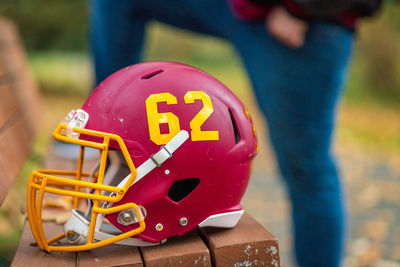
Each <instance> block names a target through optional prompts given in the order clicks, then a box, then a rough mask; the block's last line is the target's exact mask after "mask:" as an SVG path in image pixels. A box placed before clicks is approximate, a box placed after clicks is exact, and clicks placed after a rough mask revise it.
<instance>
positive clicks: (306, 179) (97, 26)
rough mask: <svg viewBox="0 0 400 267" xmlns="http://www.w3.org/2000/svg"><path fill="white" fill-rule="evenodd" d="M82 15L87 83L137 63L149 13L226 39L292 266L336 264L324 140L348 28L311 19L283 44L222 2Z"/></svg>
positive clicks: (340, 226)
mask: <svg viewBox="0 0 400 267" xmlns="http://www.w3.org/2000/svg"><path fill="white" fill-rule="evenodd" d="M90 12H91V42H92V52H93V56H94V59H95V75H96V79H97V82H100V81H102V80H103V79H104V78H106V77H107V76H108V75H110V74H111V73H113V72H114V71H116V70H118V69H120V68H123V67H125V66H128V65H132V64H134V63H137V62H139V61H140V60H141V56H142V45H143V39H144V33H145V25H146V23H147V22H148V21H150V20H153V19H155V20H158V21H161V22H164V23H168V24H171V25H174V26H177V27H181V28H185V29H188V30H192V31H195V32H199V33H204V34H210V35H213V36H218V37H222V38H224V39H227V40H230V41H231V42H232V44H233V45H234V46H235V47H236V49H237V51H238V52H239V54H240V56H241V58H242V60H243V62H244V64H245V66H246V69H247V72H248V75H249V77H250V79H251V82H252V85H253V88H254V91H255V94H256V97H257V100H258V103H259V106H260V108H261V110H262V112H263V113H264V115H265V116H266V118H267V121H268V127H269V133H270V139H271V143H272V145H273V148H274V150H275V152H276V155H277V161H278V164H279V168H280V171H281V173H282V177H283V179H284V181H285V183H286V185H287V191H288V194H289V197H290V200H291V203H292V207H293V209H292V215H293V216H292V217H293V225H294V235H295V252H296V258H297V261H298V264H299V265H300V266H307V267H310V266H325V267H328V266H339V265H340V261H341V257H342V253H343V250H344V240H345V227H344V226H345V208H344V198H343V195H342V192H341V184H340V179H339V177H338V174H337V170H336V166H335V161H334V159H333V156H332V152H331V140H332V133H333V130H334V123H335V108H336V104H337V101H338V99H339V97H340V94H341V87H342V86H343V83H344V80H345V76H346V72H347V66H348V62H349V58H350V56H351V53H352V44H353V34H352V33H351V32H350V31H348V30H346V29H344V28H342V27H340V26H337V25H333V24H328V23H312V24H310V29H309V31H308V33H307V37H306V42H305V45H304V46H303V47H301V48H300V49H290V48H288V47H286V46H284V45H282V44H281V43H279V42H277V41H276V40H275V39H274V38H273V37H272V36H270V35H269V34H268V33H267V32H266V29H265V26H264V22H263V21H260V22H244V21H240V20H237V19H235V18H234V17H233V16H232V14H231V12H230V10H229V8H228V6H227V3H226V0H219V1H217V0H201V1H200V0H168V1H165V0H151V1H143V0H118V1H115V0H98V1H97V0H92V1H91V10H90ZM266 212H268V211H266Z"/></svg>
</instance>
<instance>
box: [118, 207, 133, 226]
mask: <svg viewBox="0 0 400 267" xmlns="http://www.w3.org/2000/svg"><path fill="white" fill-rule="evenodd" d="M117 221H118V222H119V223H120V224H122V225H125V226H127V225H130V224H132V223H134V221H135V215H134V214H133V211H132V210H125V211H122V212H120V213H119V214H118V218H117Z"/></svg>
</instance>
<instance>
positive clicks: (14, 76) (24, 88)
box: [0, 18, 41, 130]
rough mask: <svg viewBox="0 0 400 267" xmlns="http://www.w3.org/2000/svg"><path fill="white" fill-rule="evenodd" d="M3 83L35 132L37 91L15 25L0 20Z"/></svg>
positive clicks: (0, 79)
mask: <svg viewBox="0 0 400 267" xmlns="http://www.w3.org/2000/svg"><path fill="white" fill-rule="evenodd" d="M4 83H7V84H11V87H12V88H11V89H12V91H13V92H14V94H15V95H16V96H17V98H16V100H17V101H18V102H17V103H18V104H19V106H20V107H21V109H22V110H23V111H24V113H25V114H26V116H27V117H28V125H29V127H30V128H31V129H33V130H36V129H37V125H39V121H38V120H39V119H40V106H41V105H40V97H39V91H38V88H37V86H36V82H35V80H34V78H33V76H32V74H31V73H30V70H29V67H28V64H27V56H26V53H25V50H24V47H23V45H22V43H21V40H20V38H19V34H18V30H17V28H16V26H15V24H14V23H12V22H10V21H8V20H5V19H1V18H0V84H4ZM2 97H3V96H2ZM1 104H3V103H0V105H1ZM0 115H1V113H0ZM0 129H1V124H0Z"/></svg>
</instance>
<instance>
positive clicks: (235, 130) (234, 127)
mask: <svg viewBox="0 0 400 267" xmlns="http://www.w3.org/2000/svg"><path fill="white" fill-rule="evenodd" d="M229 115H230V116H231V120H232V127H233V133H234V134H235V144H237V143H239V141H240V135H239V130H238V127H237V123H236V121H235V118H234V117H233V114H232V111H231V110H229Z"/></svg>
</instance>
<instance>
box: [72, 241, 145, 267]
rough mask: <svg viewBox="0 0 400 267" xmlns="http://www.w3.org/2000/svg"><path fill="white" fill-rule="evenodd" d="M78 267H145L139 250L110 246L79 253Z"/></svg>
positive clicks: (129, 247)
mask: <svg viewBox="0 0 400 267" xmlns="http://www.w3.org/2000/svg"><path fill="white" fill-rule="evenodd" d="M78 266H79V267H86V266H88V267H91V266H104V267H111V266H129V267H142V266H144V265H143V263H142V258H141V256H140V252H139V248H137V247H132V246H122V245H109V246H105V247H100V248H97V249H94V250H91V251H83V252H79V253H78ZM146 266H147V265H146Z"/></svg>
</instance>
